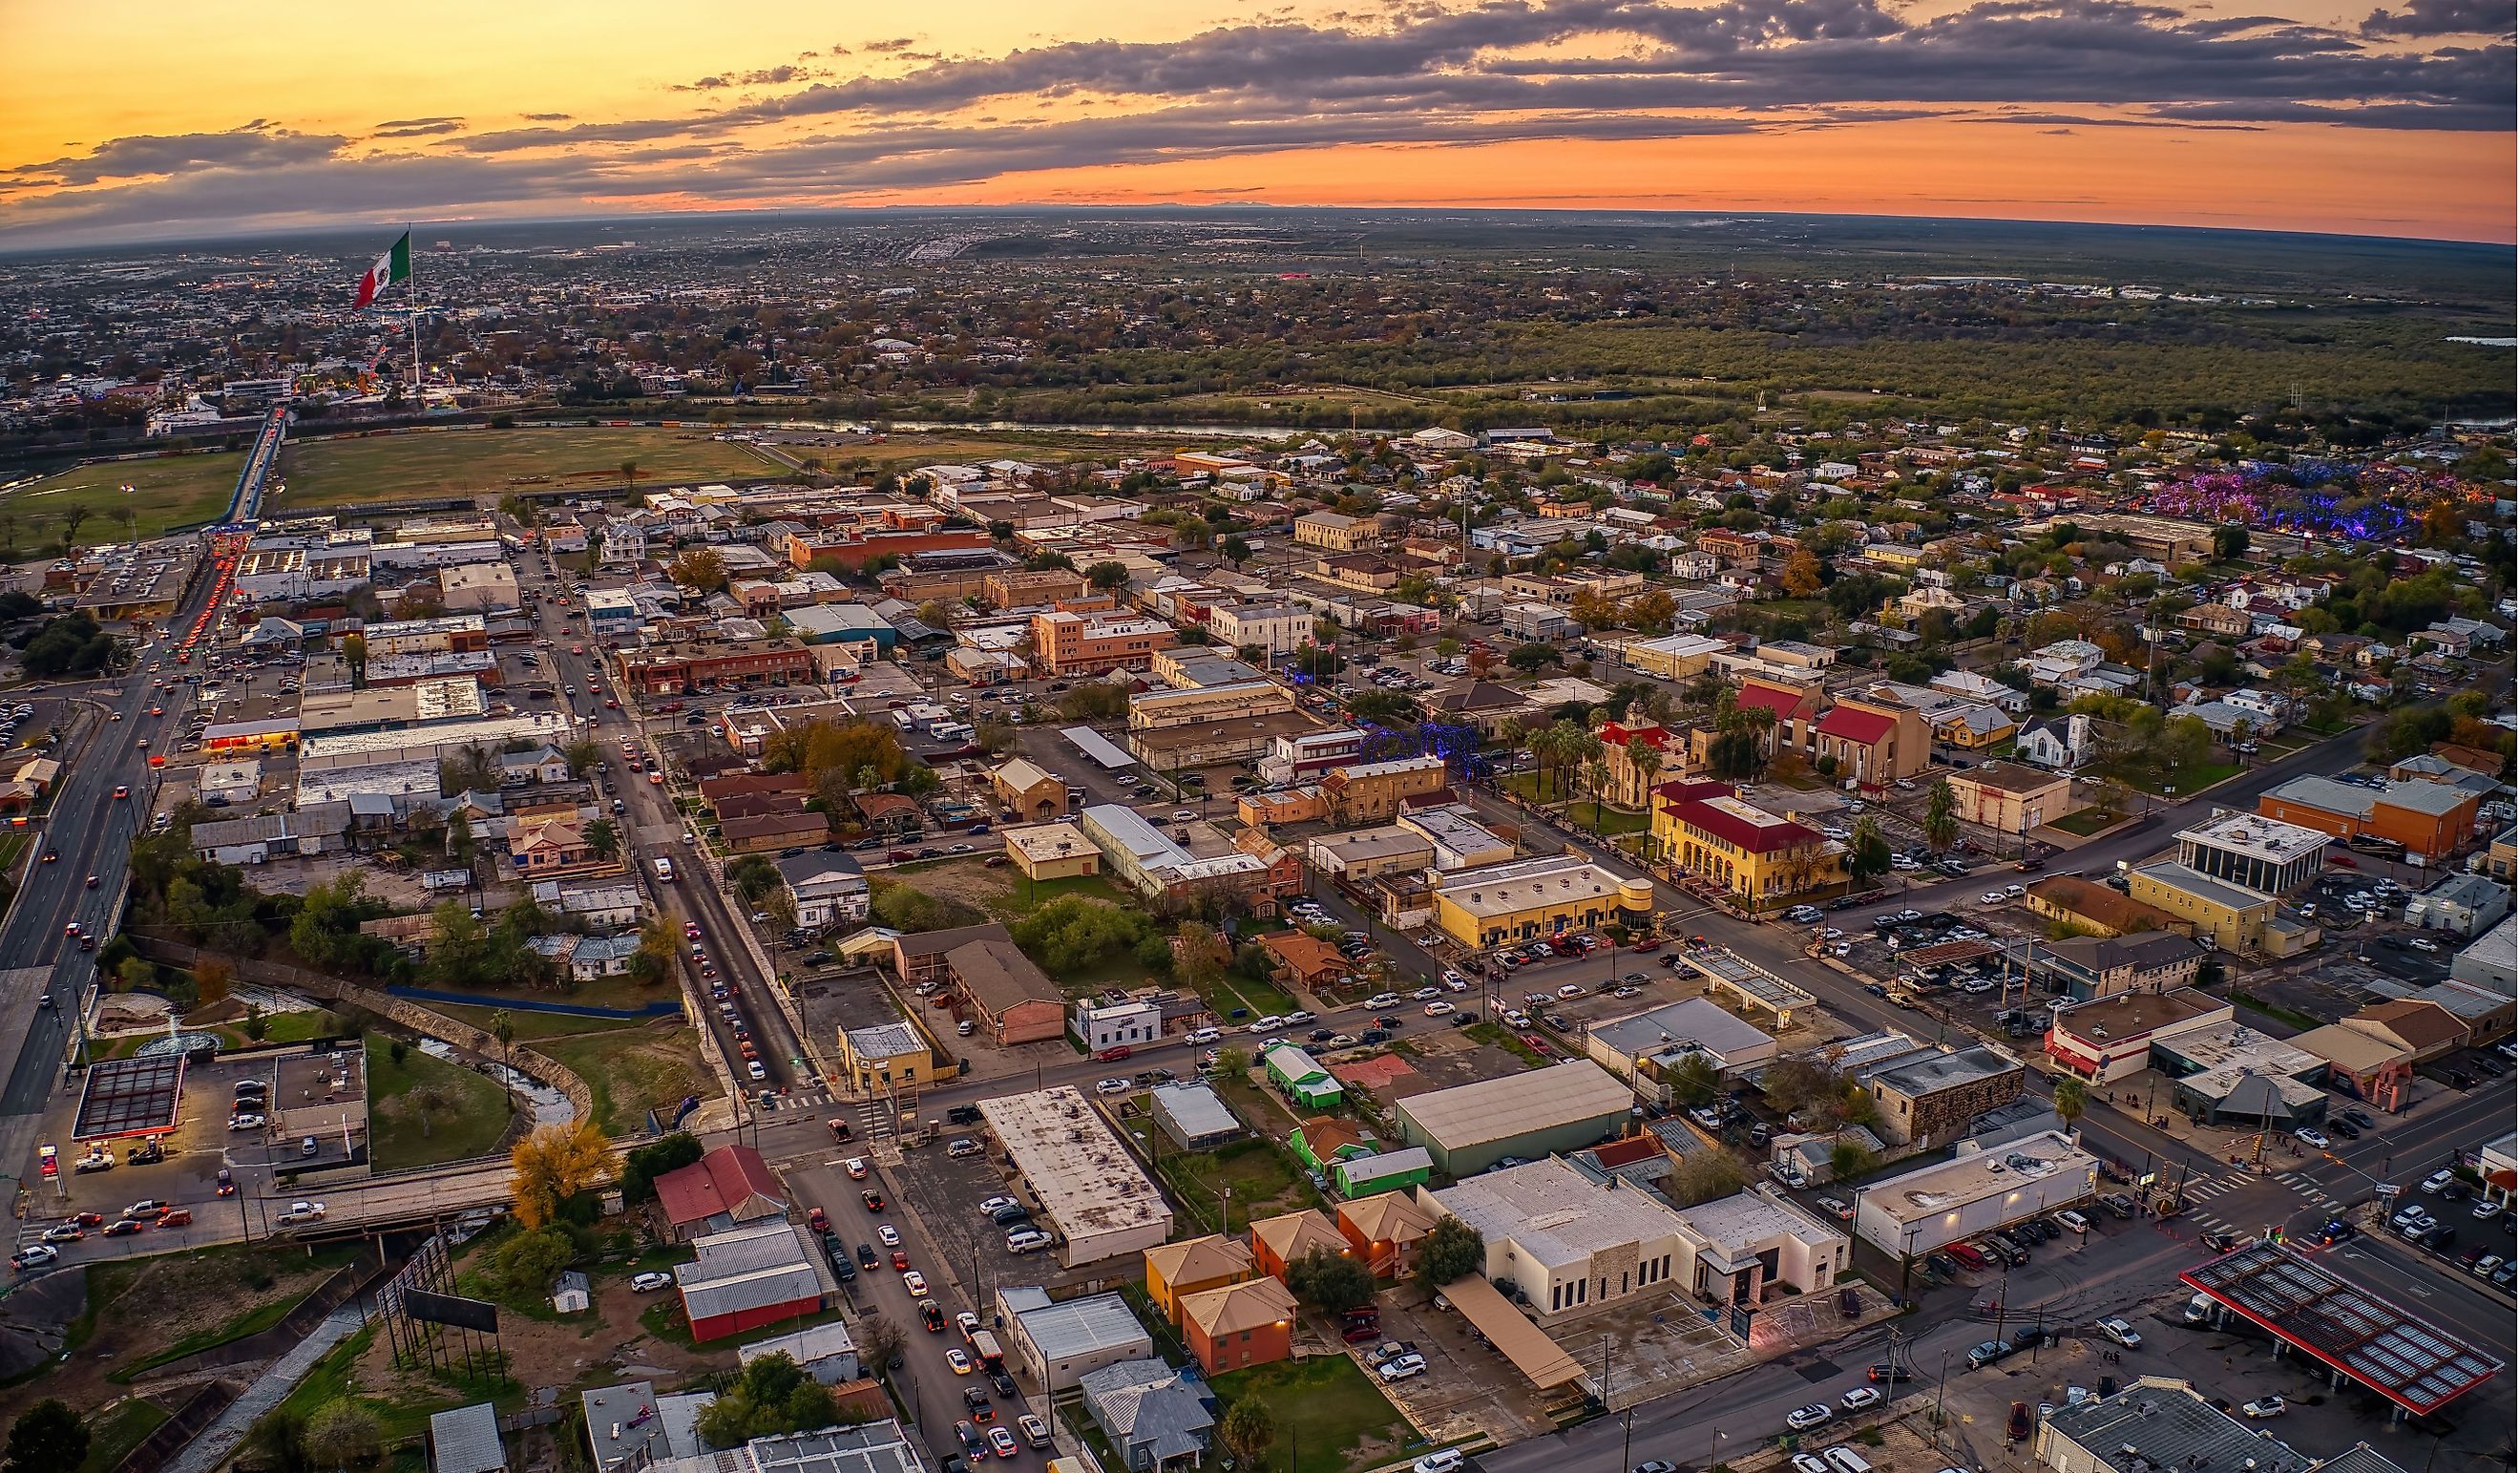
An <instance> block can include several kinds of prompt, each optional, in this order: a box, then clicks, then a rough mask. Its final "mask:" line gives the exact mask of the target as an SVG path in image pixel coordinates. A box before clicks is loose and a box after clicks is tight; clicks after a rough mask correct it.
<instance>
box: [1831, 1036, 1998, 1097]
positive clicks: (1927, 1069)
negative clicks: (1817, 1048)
mask: <svg viewBox="0 0 2520 1473" xmlns="http://www.w3.org/2000/svg"><path fill="white" fill-rule="evenodd" d="M2020 1072H2021V1060H2019V1059H2017V1058H2014V1057H2013V1056H2012V1055H2011V1054H2009V1053H2006V1052H2004V1051H2003V1049H1998V1048H1995V1047H1993V1046H1992V1045H1988V1044H1980V1045H1977V1046H1976V1047H1974V1048H1969V1049H1957V1050H1955V1051H1953V1052H1949V1053H1945V1052H1943V1051H1941V1050H1940V1049H1937V1050H1935V1051H1934V1052H1932V1053H1930V1054H1926V1055H1924V1056H1923V1057H1920V1058H1912V1059H1904V1060H1901V1061H1900V1062H1898V1063H1894V1064H1892V1065H1890V1066H1889V1067H1887V1068H1885V1069H1882V1070H1881V1071H1880V1072H1878V1073H1876V1074H1873V1075H1871V1076H1870V1077H1869V1078H1868V1081H1867V1082H1868V1083H1870V1084H1877V1085H1881V1086H1883V1087H1885V1088H1887V1089H1892V1090H1896V1091H1898V1092H1899V1093H1900V1094H1905V1095H1908V1096H1909V1097H1911V1098H1914V1097H1916V1096H1918V1095H1924V1094H1935V1093H1937V1092H1940V1091H1943V1090H1952V1089H1958V1088H1959V1087H1960V1086H1963V1085H1973V1084H1976V1083H1978V1082H1979V1081H1981V1080H1989V1079H2000V1078H2002V1077H2003V1076H2004V1075H2007V1074H2018V1073H2020Z"/></svg>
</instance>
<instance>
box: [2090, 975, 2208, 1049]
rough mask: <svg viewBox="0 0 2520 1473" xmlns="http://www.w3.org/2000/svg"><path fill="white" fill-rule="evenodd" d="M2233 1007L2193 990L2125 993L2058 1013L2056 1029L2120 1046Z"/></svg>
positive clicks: (2187, 988) (2097, 1042)
mask: <svg viewBox="0 0 2520 1473" xmlns="http://www.w3.org/2000/svg"><path fill="white" fill-rule="evenodd" d="M2230 1011H2231V1004H2228V1003H2226V1002H2224V1001H2223V1000H2222V999H2220V998H2215V997H2208V996H2207V995H2206V994H2204V993H2201V992H2198V991H2197V990H2196V989H2195V988H2192V987H2182V988H2177V989H2174V990H2172V991H2170V992H2122V993H2116V994H2113V995H2111V996H2109V997H2105V998H2099V999H2095V1000H2093V1001H2092V1002H2089V1003H2077V1004H2074V1005H2073V1006H2071V1007H2060V1008H2058V1009H2057V1010H2056V1015H2055V1022H2054V1026H2055V1028H2056V1030H2057V1031H2058V1032H2060V1033H2066V1034H2071V1035H2072V1036H2073V1037H2075V1038H2078V1039H2081V1040H2083V1041H2084V1042H2085V1043H2088V1044H2105V1043H2108V1042H2109V1041H2110V1040H2112V1039H2114V1040H2117V1041H2118V1042H2120V1043H2123V1042H2125V1041H2126V1040H2128V1039H2137V1038H2142V1037H2143V1036H2144V1035H2146V1034H2150V1033H2158V1032H2160V1031H2161V1030H2162V1029H2165V1028H2174V1027H2177V1026H2178V1025H2179V1024H2181V1023H2184V1022H2187V1021H2189V1020H2190V1019H2193V1018H2200V1017H2204V1016H2205V1015H2207V1014H2208V1013H2221V1014H2224V1015H2226V1016H2228V1015H2229V1013H2230Z"/></svg>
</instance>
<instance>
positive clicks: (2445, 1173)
mask: <svg viewBox="0 0 2520 1473" xmlns="http://www.w3.org/2000/svg"><path fill="white" fill-rule="evenodd" d="M2454 1180H2456V1179H2455V1178H2454V1177H2453V1176H2452V1175H2451V1172H2450V1170H2449V1169H2448V1168H2447V1167H2445V1168H2444V1169H2442V1170H2440V1171H2437V1172H2435V1173H2433V1174H2432V1175H2431V1176H2429V1177H2426V1178H2424V1186H2423V1189H2424V1190H2426V1191H2428V1192H2429V1191H2439V1190H2441V1189H2442V1188H2443V1187H2445V1186H2448V1185H2449V1184H2450V1183H2452V1182H2453V1181H2454Z"/></svg>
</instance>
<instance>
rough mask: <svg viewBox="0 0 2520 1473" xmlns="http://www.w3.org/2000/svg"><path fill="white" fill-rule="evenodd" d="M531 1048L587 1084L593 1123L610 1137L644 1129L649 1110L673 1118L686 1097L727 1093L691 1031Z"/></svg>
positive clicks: (585, 1039)
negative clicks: (566, 1067)
mask: <svg viewBox="0 0 2520 1473" xmlns="http://www.w3.org/2000/svg"><path fill="white" fill-rule="evenodd" d="M533 1048H534V1049H535V1051H537V1052H539V1053H542V1054H545V1055H547V1056H549V1057H551V1058H555V1059H558V1060H559V1061H560V1062H562V1063H563V1064H565V1065H567V1066H568V1067H569V1068H571V1069H573V1070H575V1071H576V1072H577V1077H578V1078H580V1079H583V1080H585V1081H586V1089H587V1093H588V1094H592V1095H594V1096H595V1123H596V1125H597V1127H598V1128H600V1129H601V1130H602V1131H603V1132H604V1134H606V1135H607V1136H625V1135H628V1134H630V1133H632V1132H634V1131H638V1130H642V1129H645V1127H646V1125H647V1114H648V1112H649V1111H650V1110H656V1111H659V1112H661V1113H667V1114H670V1113H671V1112H672V1110H673V1108H674V1106H676V1105H678V1104H680V1103H682V1101H683V1096H684V1095H686V1094H697V1095H698V1096H700V1097H701V1098H702V1099H708V1098H713V1097H714V1096H716V1095H718V1094H722V1093H724V1092H723V1091H721V1090H720V1089H719V1088H718V1083H717V1076H716V1075H715V1074H714V1073H712V1072H710V1070H709V1067H708V1066H707V1065H706V1064H704V1063H702V1062H701V1061H700V1056H699V1042H698V1039H697V1036H695V1035H694V1034H693V1033H692V1031H691V1030H690V1029H689V1028H674V1029H640V1030H639V1031H637V1032H635V1033H632V1032H616V1033H602V1034H593V1035H589V1036H586V1037H583V1038H564V1039H547V1040H544V1041H542V1042H540V1043H537V1044H535V1045H534V1046H533Z"/></svg>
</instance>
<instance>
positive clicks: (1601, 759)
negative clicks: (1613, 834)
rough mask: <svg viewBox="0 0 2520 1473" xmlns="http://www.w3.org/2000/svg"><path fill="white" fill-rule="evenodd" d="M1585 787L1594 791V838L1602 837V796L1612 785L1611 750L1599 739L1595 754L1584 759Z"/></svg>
mask: <svg viewBox="0 0 2520 1473" xmlns="http://www.w3.org/2000/svg"><path fill="white" fill-rule="evenodd" d="M1584 785H1585V786H1587V787H1589V788H1591V789H1592V790H1593V836H1594V837H1595V838H1598V837H1600V835H1601V794H1602V793H1603V792H1604V791H1606V790H1607V789H1608V788H1609V785H1610V758H1609V750H1608V747H1607V746H1606V744H1604V743H1603V742H1602V741H1601V739H1600V738H1599V737H1595V738H1593V754H1592V755H1591V756H1589V757H1587V758H1585V759H1584Z"/></svg>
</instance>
